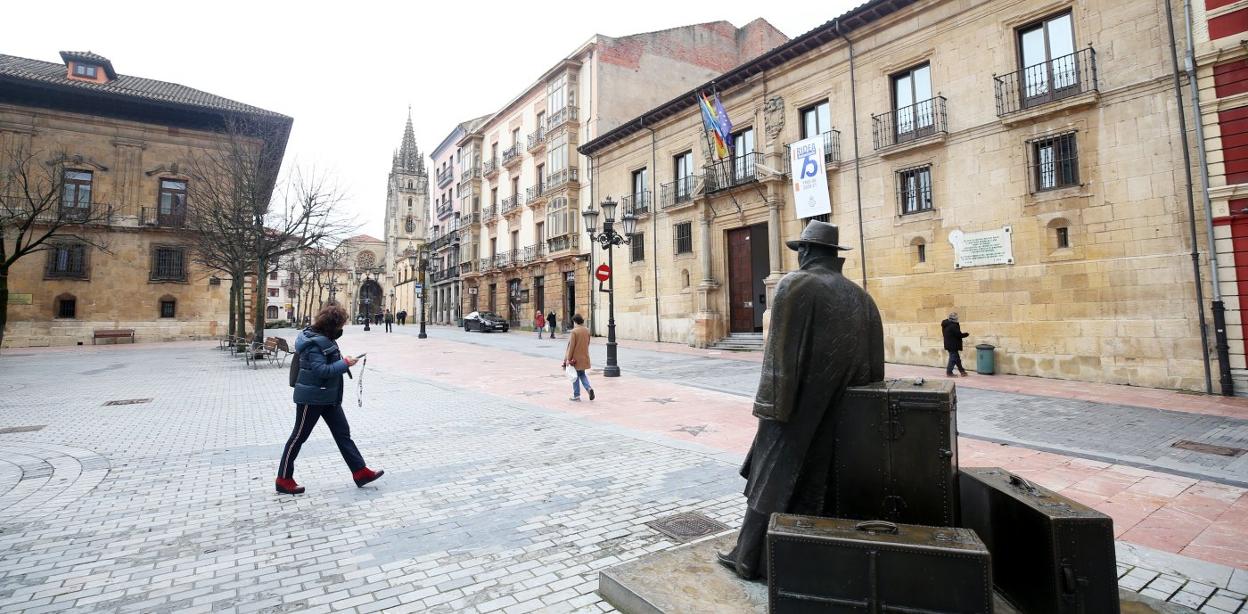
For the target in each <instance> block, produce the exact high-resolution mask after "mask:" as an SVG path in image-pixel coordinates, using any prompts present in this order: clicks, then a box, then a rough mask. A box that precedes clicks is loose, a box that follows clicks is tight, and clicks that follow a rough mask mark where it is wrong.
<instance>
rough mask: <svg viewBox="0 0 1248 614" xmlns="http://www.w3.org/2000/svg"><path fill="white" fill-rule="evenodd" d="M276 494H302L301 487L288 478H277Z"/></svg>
mask: <svg viewBox="0 0 1248 614" xmlns="http://www.w3.org/2000/svg"><path fill="white" fill-rule="evenodd" d="M277 492H280V493H282V494H283V495H298V494H303V487H302V486H300V485H298V484H296V483H295V481H294V480H292V479H290V478H277Z"/></svg>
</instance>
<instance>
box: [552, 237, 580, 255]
mask: <svg viewBox="0 0 1248 614" xmlns="http://www.w3.org/2000/svg"><path fill="white" fill-rule="evenodd" d="M580 236H581V235H580V234H579V233H575V232H569V233H567V234H564V235H560V236H558V237H551V238H549V239H546V249H547V252H546V253H548V254H550V255H551V256H554V255H556V254H558V253H559V252H563V251H567V250H570V249H576V247H577V246H578V245H580Z"/></svg>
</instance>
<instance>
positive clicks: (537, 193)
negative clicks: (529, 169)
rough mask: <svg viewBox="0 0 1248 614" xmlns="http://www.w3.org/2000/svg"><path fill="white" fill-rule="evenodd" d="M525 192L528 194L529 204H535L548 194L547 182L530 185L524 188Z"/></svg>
mask: <svg viewBox="0 0 1248 614" xmlns="http://www.w3.org/2000/svg"><path fill="white" fill-rule="evenodd" d="M524 193H525V195H526V196H528V199H529V200H528V202H529V204H530V205H533V204H536V203H537V202H538V201H540V200H541V199H542V197H544V196H545V195H546V186H545V184H541V183H539V184H537V185H535V186H529V187H528V188H526V189H525V190H524Z"/></svg>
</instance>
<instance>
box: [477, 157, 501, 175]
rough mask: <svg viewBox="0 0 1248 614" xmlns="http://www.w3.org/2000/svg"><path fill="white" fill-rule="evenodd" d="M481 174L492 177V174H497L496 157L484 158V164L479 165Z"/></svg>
mask: <svg viewBox="0 0 1248 614" xmlns="http://www.w3.org/2000/svg"><path fill="white" fill-rule="evenodd" d="M481 174H483V175H485V176H486V177H493V176H494V175H497V174H498V158H493V159H490V160H486V161H485V164H482V165H481Z"/></svg>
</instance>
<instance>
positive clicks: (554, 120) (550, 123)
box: [546, 107, 577, 133]
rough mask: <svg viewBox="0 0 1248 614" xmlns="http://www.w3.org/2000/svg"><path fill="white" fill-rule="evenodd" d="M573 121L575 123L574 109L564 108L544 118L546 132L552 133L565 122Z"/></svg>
mask: <svg viewBox="0 0 1248 614" xmlns="http://www.w3.org/2000/svg"><path fill="white" fill-rule="evenodd" d="M575 121H577V119H576V107H564V108H562V109H559V110H558V111H555V112H554V113H551V114H550V117H547V118H546V132H548V133H549V132H552V131H554V129H555V128H558V127H559V126H562V125H564V124H565V123H567V122H575Z"/></svg>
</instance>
